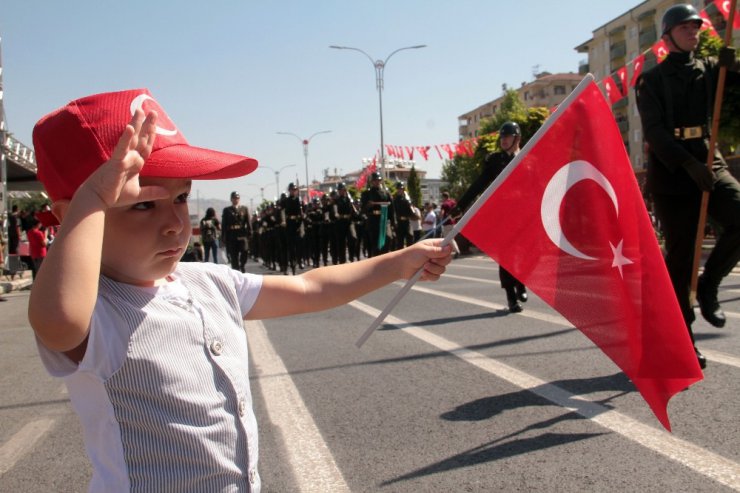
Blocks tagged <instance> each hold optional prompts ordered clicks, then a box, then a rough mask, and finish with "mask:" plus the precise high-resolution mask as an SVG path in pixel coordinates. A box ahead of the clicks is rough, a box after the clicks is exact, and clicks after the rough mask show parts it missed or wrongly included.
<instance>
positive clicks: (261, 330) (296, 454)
mask: <svg viewBox="0 0 740 493" xmlns="http://www.w3.org/2000/svg"><path fill="white" fill-rule="evenodd" d="M245 325H246V328H247V334H248V337H249V349H250V351H249V353H250V356H251V358H252V362H253V363H254V366H255V368H256V369H257V374H256V375H255V377H256V380H257V384H258V385H259V387H260V391H261V392H262V395H263V396H264V399H265V408H266V409H267V414H268V416H269V418H270V421H271V422H272V423H274V424H275V426H276V427H277V428H279V429H280V431H281V432H282V436H283V438H284V439H285V441H286V442H287V443H286V444H285V450H287V453H288V461H289V462H290V465H291V467H292V469H293V472H294V473H295V478H296V481H298V488H299V491H306V492H317V493H323V492H326V491H331V492H335V491H336V492H345V491H346V492H349V491H350V489H349V486H347V483H346V482H345V480H344V477H343V476H342V473H341V471H340V470H339V468H338V467H337V464H336V462H334V457H333V456H332V454H331V451H330V450H329V447H328V446H327V445H326V442H324V440H323V438H322V437H321V433H320V432H319V430H318V428H317V426H316V423H315V422H314V420H313V418H312V417H311V413H310V412H309V411H308V409H307V408H306V405H305V404H304V402H303V399H301V395H300V394H299V393H298V389H296V387H295V385H294V384H293V380H292V379H291V378H290V374H289V373H288V370H287V369H286V368H285V365H284V364H283V360H282V359H280V356H278V354H277V353H276V352H275V349H274V348H273V347H272V344H271V343H270V339H269V338H268V337H267V331H266V330H265V326H264V325H263V324H262V322H259V321H248V322H246V323H245ZM267 377H269V378H267Z"/></svg>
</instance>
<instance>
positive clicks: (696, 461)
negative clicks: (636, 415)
mask: <svg viewBox="0 0 740 493" xmlns="http://www.w3.org/2000/svg"><path fill="white" fill-rule="evenodd" d="M349 305H350V306H352V307H354V308H356V309H358V310H360V311H362V312H364V313H366V314H367V315H369V316H371V317H373V318H375V317H377V316H378V315H379V314H380V310H376V309H375V308H373V307H371V306H369V305H366V304H364V303H361V302H359V301H353V302H351V303H349ZM386 321H387V323H389V324H392V325H395V326H397V327H399V328H400V330H402V331H403V332H405V333H407V334H409V335H411V336H413V337H416V338H417V339H419V340H421V341H423V342H426V343H427V344H429V345H431V346H433V347H435V348H437V349H440V350H442V351H446V352H448V353H450V354H452V355H454V356H457V357H458V358H460V359H462V360H463V361H465V362H466V363H469V364H471V365H473V366H475V367H477V368H480V369H481V370H483V371H485V372H488V373H490V374H491V375H494V376H496V377H498V378H500V379H502V380H505V381H507V382H509V383H510V384H512V385H514V386H516V387H519V388H521V389H524V390H528V391H530V392H532V393H534V394H536V395H538V396H540V397H543V398H545V399H547V400H549V401H550V402H552V403H554V404H556V405H558V406H560V407H563V408H565V409H568V410H570V411H573V412H576V413H578V414H580V415H581V416H583V417H584V418H587V419H590V420H592V421H594V422H595V423H598V424H599V425H601V426H603V427H605V428H607V429H608V430H610V431H612V432H614V433H617V434H619V435H621V436H623V437H625V438H627V439H629V440H632V441H633V442H636V443H638V444H640V445H642V446H643V447H646V448H649V449H650V450H652V451H654V452H657V453H659V454H661V455H663V456H665V457H667V458H669V459H671V460H674V461H676V462H678V463H680V464H683V465H684V466H686V467H689V468H690V469H693V470H694V471H696V472H698V473H700V474H702V475H704V476H706V477H708V478H711V479H713V480H715V481H717V482H719V483H721V484H724V485H726V486H728V487H730V488H734V489H737V490H740V464H738V463H736V462H733V461H731V460H729V459H727V458H725V457H722V456H721V455H717V454H715V453H713V452H710V451H708V450H705V449H703V448H701V447H699V446H697V445H695V444H693V443H691V442H687V441H686V440H682V439H680V438H676V437H675V436H673V435H671V434H670V433H668V432H666V431H664V430H661V429H657V428H653V427H652V426H648V425H646V424H644V423H641V422H639V421H637V420H635V419H633V418H630V417H629V416H626V415H624V414H621V413H619V412H617V411H614V410H611V409H609V408H607V407H604V406H602V405H601V404H598V403H596V402H592V401H590V400H588V399H587V398H585V397H583V396H579V395H575V394H571V393H569V392H567V391H565V390H563V389H561V388H560V387H557V386H556V385H552V384H550V383H548V382H546V381H544V380H542V379H539V378H537V377H535V376H533V375H529V374H528V373H525V372H523V371H521V370H517V369H516V368H514V367H512V366H509V365H507V364H504V363H501V362H500V361H497V360H495V359H493V358H489V357H488V356H486V355H485V354H483V353H479V352H477V351H472V350H470V349H468V348H466V347H463V346H460V345H458V344H457V343H455V342H453V341H450V340H448V339H445V338H444V337H441V336H439V335H436V334H433V333H432V332H429V331H428V330H426V329H423V328H421V327H418V326H414V325H411V324H409V323H408V322H406V321H404V320H401V319H400V318H397V317H394V316H392V315H389V316H388V317H387V319H386Z"/></svg>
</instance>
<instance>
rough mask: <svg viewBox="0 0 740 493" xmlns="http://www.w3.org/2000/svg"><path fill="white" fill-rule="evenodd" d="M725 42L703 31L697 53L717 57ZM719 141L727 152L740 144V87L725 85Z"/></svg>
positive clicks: (732, 150) (702, 55)
mask: <svg viewBox="0 0 740 493" xmlns="http://www.w3.org/2000/svg"><path fill="white" fill-rule="evenodd" d="M723 46H724V42H723V41H722V40H721V39H720V38H717V37H713V36H710V35H709V31H703V32H702V33H701V34H700V36H699V46H698V47H697V48H696V53H697V55H698V56H701V57H716V56H718V55H719V50H720V49H721V48H722V47H723ZM718 141H719V146H720V148H721V149H722V150H723V151H724V152H725V153H727V152H728V151H730V152H734V151H735V150H736V149H737V146H738V144H740V88H738V87H728V86H726V87H725V92H724V95H723V98H722V113H721V114H720V119H719V135H718Z"/></svg>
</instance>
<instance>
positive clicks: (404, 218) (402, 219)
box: [398, 216, 409, 221]
mask: <svg viewBox="0 0 740 493" xmlns="http://www.w3.org/2000/svg"><path fill="white" fill-rule="evenodd" d="M398 220H399V221H408V220H409V218H408V217H407V216H398Z"/></svg>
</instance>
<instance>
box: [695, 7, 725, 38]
mask: <svg viewBox="0 0 740 493" xmlns="http://www.w3.org/2000/svg"><path fill="white" fill-rule="evenodd" d="M699 17H701V30H702V31H709V35H710V36H712V37H715V38H719V37H720V36H719V33H717V31H716V30H715V29H714V26H713V25H712V21H710V20H709V16H708V15H707V13H706V12H705V11H703V10H702V11H701V12H699Z"/></svg>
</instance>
